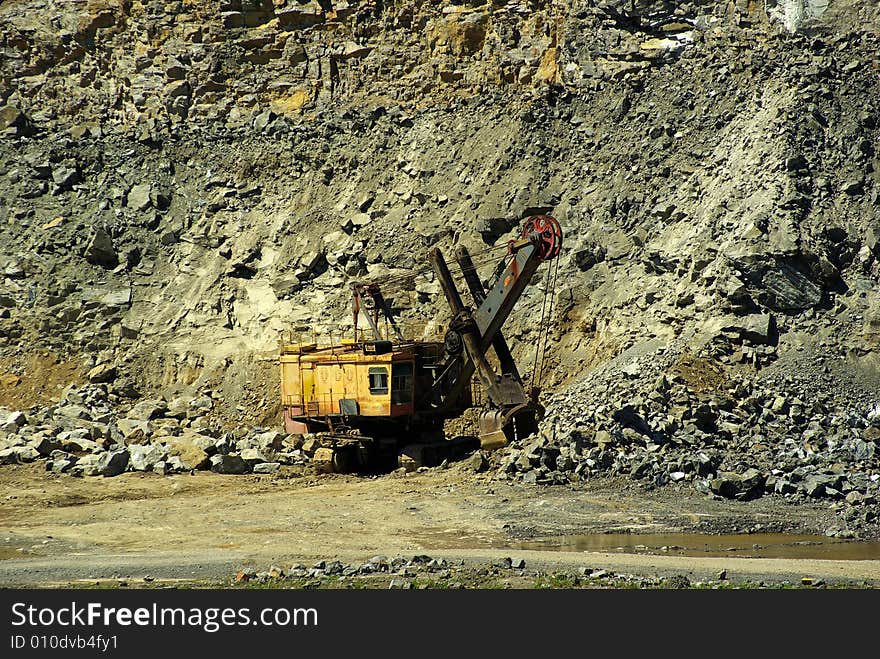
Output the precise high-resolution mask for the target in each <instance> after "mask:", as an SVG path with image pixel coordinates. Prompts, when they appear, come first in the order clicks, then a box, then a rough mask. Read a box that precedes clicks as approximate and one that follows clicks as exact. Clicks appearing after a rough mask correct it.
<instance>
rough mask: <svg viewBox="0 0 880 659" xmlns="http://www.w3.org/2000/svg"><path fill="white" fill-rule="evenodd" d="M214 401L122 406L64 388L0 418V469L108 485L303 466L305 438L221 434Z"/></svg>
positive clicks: (96, 389) (99, 391) (109, 397)
mask: <svg viewBox="0 0 880 659" xmlns="http://www.w3.org/2000/svg"><path fill="white" fill-rule="evenodd" d="M211 393H212V392H210V391H204V392H202V395H200V396H197V397H177V398H174V399H172V400H170V401H166V400H164V399H162V398H157V399H142V400H140V401H139V402H137V403H134V404H132V403H131V401H128V402H127V404H119V401H118V396H116V395H115V394H113V393H109V392H108V387H107V385H103V384H91V385H85V386H83V387H69V388H68V390H67V391H66V392H65V393H64V395H63V396H62V399H61V400H60V401H59V402H58V403H57V404H56V405H51V406H48V407H44V408H33V409H32V410H31V411H29V412H21V411H11V412H10V411H5V412H4V411H3V410H0V447H2V448H0V464H22V463H28V462H33V461H35V460H44V461H45V464H46V470H47V471H51V472H54V473H59V474H69V475H72V476H106V477H111V476H118V475H119V474H122V473H124V472H126V471H129V472H153V473H156V474H160V475H165V474H173V473H181V472H190V471H193V470H197V469H210V470H211V471H213V472H215V473H218V474H246V473H254V474H274V473H277V472H278V471H279V469H280V468H281V465H302V464H305V462H306V461H307V457H308V456H307V454H306V453H305V452H304V451H303V450H302V448H303V444H304V441H305V440H304V438H303V436H302V435H287V434H285V433H282V432H279V431H277V430H270V429H265V428H259V427H257V428H249V429H237V430H236V431H234V432H231V431H222V430H220V429H218V424H217V423H215V422H214V421H213V420H212V418H211V410H212V408H213V407H214V406H215V404H218V401H217V400H216V399H215V398H214V397H212V395H211ZM114 399H115V400H114ZM306 439H307V438H306Z"/></svg>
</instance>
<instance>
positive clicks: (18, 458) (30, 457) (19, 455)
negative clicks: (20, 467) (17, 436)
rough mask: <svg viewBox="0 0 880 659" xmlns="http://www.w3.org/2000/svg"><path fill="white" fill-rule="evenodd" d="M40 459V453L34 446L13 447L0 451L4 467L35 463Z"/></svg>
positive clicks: (0, 460) (0, 462)
mask: <svg viewBox="0 0 880 659" xmlns="http://www.w3.org/2000/svg"><path fill="white" fill-rule="evenodd" d="M39 457H40V453H39V451H37V450H36V449H35V448H34V447H32V446H12V447H10V448H5V449H3V450H0V464H4V465H8V464H23V463H26V462H33V461H34V460H36V459H37V458H39Z"/></svg>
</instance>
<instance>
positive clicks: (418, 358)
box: [279, 215, 562, 472]
mask: <svg viewBox="0 0 880 659" xmlns="http://www.w3.org/2000/svg"><path fill="white" fill-rule="evenodd" d="M561 249H562V230H561V228H560V226H559V223H558V222H557V221H556V219H555V218H553V217H551V216H549V215H535V216H532V217H530V218H529V219H528V220H527V221H526V223H525V226H524V227H523V229H522V232H521V234H520V238H519V239H517V240H511V241H509V242H508V243H507V245H506V252H505V260H506V264H505V267H504V268H503V270H502V272H501V275H500V276H499V277H498V278H497V280H496V281H495V283H494V285H493V286H492V287H491V288H490V289H489V290H488V291H487V290H485V289H484V288H483V284H482V282H481V280H480V278H479V276H478V275H477V272H476V268H475V266H474V263H473V260H472V258H471V255H470V254H469V252H468V251H467V250H466V249H465V248H464V247H463V246H459V247H458V248H457V250H456V253H455V257H456V260H457V261H458V265H459V266H460V267H461V271H462V274H463V278H464V281H465V283H466V285H467V287H468V289H469V291H470V294H471V298H472V300H473V303H474V307H473V308H471V307H469V306H466V305H465V303H464V300H463V299H462V296H461V293H460V292H459V290H458V288H457V287H456V285H455V282H454V280H453V277H452V274H451V272H450V270H449V267H448V265H447V263H446V260H445V258H444V256H443V254H442V253H441V251H440V249H439V248H437V247H434V248H433V249H431V250H430V251H429V253H428V261H429V262H430V264H431V266H432V268H433V271H434V274H435V276H436V278H437V280H438V281H439V283H440V287H441V288H442V290H443V293H444V295H445V297H446V301H447V303H448V304H449V308H450V311H451V313H452V320H451V321H450V322H449V324H448V330H447V331H446V333H445V335H444V336H443V340H434V341H429V340H417V339H408V338H405V337H404V335H403V333H402V332H401V330H400V327H399V324H398V323H397V322H396V320H395V318H394V315H393V314H392V312H391V308H390V307H389V305H388V304H387V302H386V300H385V297H384V296H383V294H382V290H381V287H380V285H379V283H377V282H357V283H355V284H353V285H352V315H353V321H354V332H353V335H354V338H353V339H348V340H344V339H343V340H340V341H338V342H336V343H331V344H330V345H325V346H320V345H318V344H317V343H316V342H311V343H303V342H296V343H293V342H288V343H283V344H282V346H281V349H280V355H279V364H280V369H281V398H282V401H281V402H282V408H283V414H284V428H285V431H286V432H288V433H302V434H304V435H305V436H306V437H308V439H307V440H306V442H305V443H304V444H303V448H304V450H305V451H306V453H307V454H309V455H310V457H311V460H312V462H313V463H314V464H315V465H316V466H317V467H318V468H319V470H320V471H333V472H351V471H387V470H389V469H394V468H397V467H399V466H404V467H407V468H411V467H418V466H435V465H437V464H440V463H441V462H442V461H443V460H451V459H457V458H459V457H461V456H462V455H465V454H466V453H468V452H470V451H472V450H474V449H476V448H483V449H487V450H491V449H495V448H498V447H501V446H504V445H506V444H507V442H508V441H509V440H512V439H515V438H522V437H526V436H528V435H530V434H532V433H534V432H535V431H536V430H537V424H538V421H539V416H540V413H541V407H540V405H539V404H538V401H537V395H538V390H537V388H536V387H534V386H533V387H532V388H531V390H530V391H529V392H528V394H527V393H526V391H525V388H524V385H523V380H522V378H521V376H520V374H519V370H518V369H517V366H516V363H515V362H514V359H513V357H512V355H511V352H510V348H509V346H508V344H507V341H506V340H505V338H504V335H503V333H502V331H501V328H502V326H503V325H504V323H505V321H506V320H507V318H508V317H509V316H510V313H511V311H512V310H513V308H514V306H515V305H516V303H517V301H518V300H519V299H520V297H521V295H522V293H523V291H524V290H525V288H526V287H527V286H528V285H529V283H530V281H531V280H532V277H533V275H534V274H535V272H536V271H537V269H538V267H539V266H540V265H541V263H543V262H545V261H550V260H552V259H555V258H556V257H557V256H558V255H559V252H560V250H561ZM557 263H558V262H557ZM554 273H555V270H554ZM545 293H546V291H545ZM361 313H363V314H364V316H365V318H366V320H367V322H368V324H369V332H370V335H369V336H367V337H363V336H359V333H358V321H359V317H360V315H361ZM380 313H382V314H383V315H384V319H385V321H386V328H389V327H390V331H389V332H386V334H385V336H383V334H382V332H381V330H380ZM389 336H390V337H391V338H388V337H389ZM490 350H492V351H494V353H495V357H496V359H497V364H498V370H496V368H495V367H494V366H493V365H492V363H491V362H490V361H489V359H488V354H489V351H490ZM532 384H533V385H534V378H533V381H532ZM479 405H482V407H483V408H484V409H483V411H482V413H481V414H480V415H479V437H473V436H458V437H455V438H453V439H447V438H445V437H444V435H443V424H444V421H446V420H447V419H452V418H457V417H459V416H461V415H462V414H463V413H464V412H465V410H467V409H469V408H472V407H475V406H479Z"/></svg>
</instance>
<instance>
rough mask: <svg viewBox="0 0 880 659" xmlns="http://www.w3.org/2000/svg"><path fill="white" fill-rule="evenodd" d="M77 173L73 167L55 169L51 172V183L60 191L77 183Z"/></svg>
mask: <svg viewBox="0 0 880 659" xmlns="http://www.w3.org/2000/svg"><path fill="white" fill-rule="evenodd" d="M79 180H80V178H79V172H78V171H77V170H76V168H74V167H57V168H55V169H53V170H52V181H53V182H54V183H55V185H57V186H58V187H59V188H61V189H67V188H69V187H71V186H72V185H74V184H75V183H79Z"/></svg>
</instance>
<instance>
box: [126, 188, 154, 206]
mask: <svg viewBox="0 0 880 659" xmlns="http://www.w3.org/2000/svg"><path fill="white" fill-rule="evenodd" d="M151 192H152V187H151V186H150V184H149V183H139V184H137V185H133V186H132V187H131V190H129V191H128V195H127V196H126V198H125V205H126V206H128V207H129V208H131V209H132V210H136V211H143V210H146V209H147V208H149V207H150V205H151V204H152V199H151V198H150V194H151Z"/></svg>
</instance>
